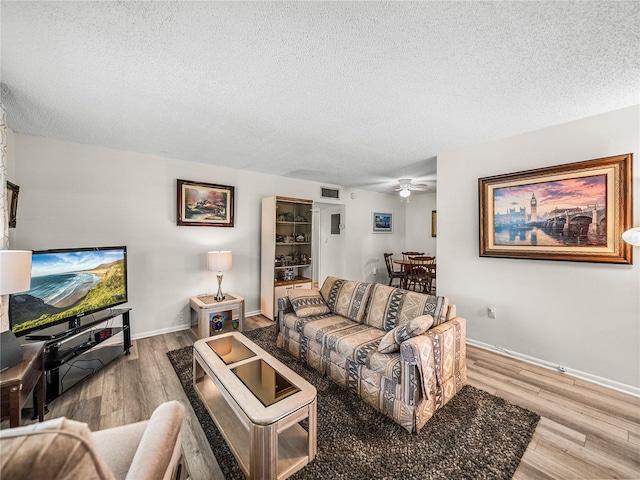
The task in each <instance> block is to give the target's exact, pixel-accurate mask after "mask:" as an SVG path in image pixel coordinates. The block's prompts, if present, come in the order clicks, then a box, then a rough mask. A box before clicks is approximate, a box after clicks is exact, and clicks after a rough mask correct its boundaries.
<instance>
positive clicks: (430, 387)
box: [400, 317, 467, 405]
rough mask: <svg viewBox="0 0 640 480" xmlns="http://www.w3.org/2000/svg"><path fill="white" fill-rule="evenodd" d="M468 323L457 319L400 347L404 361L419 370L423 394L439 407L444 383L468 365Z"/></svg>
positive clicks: (409, 340)
mask: <svg viewBox="0 0 640 480" xmlns="http://www.w3.org/2000/svg"><path fill="white" fill-rule="evenodd" d="M466 342H467V335H466V320H465V319H464V318H461V317H455V318H453V319H452V320H449V321H447V322H445V323H442V324H440V325H438V326H437V327H433V328H431V329H429V330H427V331H426V332H425V333H424V334H422V335H418V336H417V337H412V338H410V339H408V340H405V341H404V342H402V345H400V355H401V358H402V361H403V362H404V363H406V364H408V365H415V366H416V367H417V369H418V371H419V374H420V377H419V380H420V384H421V387H422V395H423V396H424V397H425V398H433V397H434V396H435V402H436V404H437V405H438V404H439V403H440V402H441V400H442V398H441V388H442V385H443V383H444V382H445V380H447V379H448V378H449V377H451V376H452V375H455V374H456V373H458V372H460V371H461V370H463V369H464V367H465V366H466V351H467V350H466Z"/></svg>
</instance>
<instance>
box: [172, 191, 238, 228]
mask: <svg viewBox="0 0 640 480" xmlns="http://www.w3.org/2000/svg"><path fill="white" fill-rule="evenodd" d="M234 191H235V188H234V187H230V186H227V185H215V184H213V183H202V182H192V181H189V180H178V218H177V224H178V225H182V226H184V225H186V226H199V227H233V209H234V203H235V199H234V196H235V194H234Z"/></svg>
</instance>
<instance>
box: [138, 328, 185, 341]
mask: <svg viewBox="0 0 640 480" xmlns="http://www.w3.org/2000/svg"><path fill="white" fill-rule="evenodd" d="M190 328H191V325H188V324H184V325H174V326H173V327H167V328H161V329H159V330H151V331H148V332H141V333H136V334H135V335H131V340H138V339H140V338H147V337H153V336H155V335H162V334H163V333H171V332H180V331H182V330H189V329H190Z"/></svg>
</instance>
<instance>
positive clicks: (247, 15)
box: [0, 1, 640, 191]
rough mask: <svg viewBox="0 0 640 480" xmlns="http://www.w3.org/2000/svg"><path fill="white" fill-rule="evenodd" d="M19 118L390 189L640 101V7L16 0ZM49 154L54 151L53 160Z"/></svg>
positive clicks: (129, 146)
mask: <svg viewBox="0 0 640 480" xmlns="http://www.w3.org/2000/svg"><path fill="white" fill-rule="evenodd" d="M0 13H1V15H2V24H1V28H2V30H1V35H2V59H1V60H2V102H3V103H4V105H5V108H6V110H7V120H8V124H9V126H10V127H11V128H12V129H13V130H14V131H16V132H19V133H25V134H32V135H39V136H45V137H50V138H57V139H62V140H68V141H72V142H78V143H86V144H92V145H103V146H107V147H113V148H117V149H122V150H128V151H136V152H144V153H150V154H156V155H161V156H165V157H173V158H178V159H184V160H193V161H197V162H205V163H210V164H215V165H222V166H227V167H232V168H241V169H245V170H252V171H256V172H263V173H269V174H275V175H281V176H288V177H294V178H300V179H307V180H314V181H319V182H323V183H327V184H336V185H343V186H347V187H354V188H365V189H371V190H376V191H385V190H387V189H389V188H390V187H392V186H393V185H394V184H396V182H397V180H398V179H400V178H412V179H414V181H417V182H419V183H428V184H432V183H433V182H434V181H435V178H436V165H435V157H436V155H437V154H438V152H441V151H443V150H446V149H451V148H455V147H458V146H463V145H468V144H474V143H479V142H484V141H489V140H492V139H497V138H502V137H506V136H510V135H515V134H519V133H523V132H527V131H531V130H535V129H538V128H542V127H545V126H549V125H555V124H559V123H563V122H567V121H571V120H575V119H578V118H583V117H587V116H590V115H595V114H598V113H602V112H606V111H611V110H615V109H618V108H623V107H626V106H630V105H635V104H638V103H640V83H639V82H640V81H639V79H640V46H639V40H638V34H639V33H640V3H639V2H637V1H632V2H622V1H621V2H618V1H615V2H609V1H596V2H584V1H579V2H572V1H565V2H559V1H558V2H448V1H447V2H441V1H432V2H412V3H409V2H389V3H387V2H384V3H378V2H327V3H325V2H257V3H253V2H252V3H249V2H57V1H56V2H32V1H28V2H27V1H2V4H1V11H0ZM43 161H46V159H43Z"/></svg>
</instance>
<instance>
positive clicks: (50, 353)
mask: <svg viewBox="0 0 640 480" xmlns="http://www.w3.org/2000/svg"><path fill="white" fill-rule="evenodd" d="M130 311H131V309H130V308H120V309H110V310H105V311H103V312H98V313H96V314H93V315H87V316H85V317H81V318H79V319H74V320H72V321H70V322H69V326H70V327H71V328H69V329H67V330H62V331H60V330H59V331H55V330H53V329H52V330H50V331H49V332H46V331H43V332H38V334H36V335H28V336H27V337H25V340H31V341H35V340H40V341H42V340H45V341H46V345H45V358H44V369H45V381H46V397H45V403H49V402H50V401H51V400H53V399H55V398H57V397H58V396H60V395H61V394H62V393H64V392H66V391H67V390H68V389H70V388H71V387H73V386H74V385H76V384H77V383H79V382H81V381H82V380H84V379H85V378H87V377H88V376H90V375H91V374H93V373H95V372H96V371H98V370H100V369H101V368H102V367H104V366H105V365H106V364H107V363H109V362H111V361H112V360H114V359H115V358H117V357H118V356H120V355H122V354H123V353H124V354H125V355H128V354H129V349H130V348H131V324H130V318H129V312H130ZM72 324H73V326H72Z"/></svg>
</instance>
